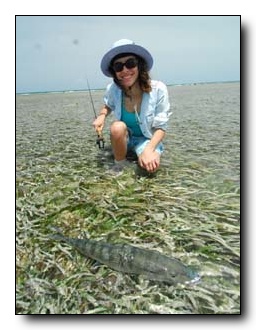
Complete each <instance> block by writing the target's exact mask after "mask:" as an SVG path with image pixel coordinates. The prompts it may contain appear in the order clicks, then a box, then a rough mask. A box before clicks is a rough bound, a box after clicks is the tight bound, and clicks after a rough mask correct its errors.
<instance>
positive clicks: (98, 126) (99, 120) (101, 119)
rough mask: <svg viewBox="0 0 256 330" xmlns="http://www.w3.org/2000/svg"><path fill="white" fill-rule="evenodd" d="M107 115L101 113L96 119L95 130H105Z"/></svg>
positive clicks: (98, 131)
mask: <svg viewBox="0 0 256 330" xmlns="http://www.w3.org/2000/svg"><path fill="white" fill-rule="evenodd" d="M105 117H106V115H105V114H100V115H99V116H98V117H97V118H96V119H95V120H94V122H93V123H92V125H93V127H94V129H95V131H96V132H97V133H99V134H100V133H101V132H102V130H103V127H104V124H105Z"/></svg>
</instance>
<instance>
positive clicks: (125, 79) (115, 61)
mask: <svg viewBox="0 0 256 330" xmlns="http://www.w3.org/2000/svg"><path fill="white" fill-rule="evenodd" d="M152 66H153V58H152V56H151V54H150V53H149V52H148V51H147V50H146V49H145V48H143V47H141V46H139V45H136V44H135V43H134V42H133V41H131V40H128V39H121V40H118V41H117V42H115V43H114V45H113V47H112V48H111V49H110V50H109V51H108V52H107V53H106V54H105V55H104V56H103V58H102V61H101V70H102V72H103V73H104V74H105V75H106V76H108V77H112V78H113V80H114V81H113V83H111V84H110V85H109V86H108V87H107V90H106V94H105V97H104V103H105V105H104V107H103V108H102V110H101V111H100V114H99V115H98V117H97V118H96V119H95V120H94V122H93V126H94V128H95V130H96V131H97V132H101V131H102V129H103V127H104V123H105V119H106V117H107V116H108V115H109V114H110V113H111V112H114V114H115V117H116V119H117V120H116V121H114V122H113V123H112V125H111V127H110V138H111V145H112V149H113V153H114V158H115V166H114V167H113V170H114V171H116V172H119V171H122V169H123V167H124V166H125V165H126V162H127V161H126V155H127V151H129V150H133V151H135V153H136V154H137V156H138V164H139V165H140V166H141V167H142V168H143V169H145V170H146V171H148V172H149V173H153V172H155V171H156V170H157V169H158V168H159V165H160V156H161V154H162V152H163V145H162V140H163V139H164V136H165V131H166V128H167V122H168V119H169V116H170V114H171V113H170V105H169V98H168V92H167V87H166V86H165V85H164V84H163V83H162V82H160V81H154V80H151V79H150V77H149V73H148V72H149V70H150V69H151V68H152Z"/></svg>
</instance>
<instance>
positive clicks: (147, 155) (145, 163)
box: [138, 148, 160, 173]
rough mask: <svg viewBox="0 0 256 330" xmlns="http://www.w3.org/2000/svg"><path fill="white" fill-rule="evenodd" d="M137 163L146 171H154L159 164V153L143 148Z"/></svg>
mask: <svg viewBox="0 0 256 330" xmlns="http://www.w3.org/2000/svg"><path fill="white" fill-rule="evenodd" d="M138 162H139V165H140V166H141V167H142V168H145V169H146V170H147V171H148V172H150V173H153V172H155V171H156V170H157V169H158V167H159V165H160V155H159V153H158V152H157V151H154V150H149V149H147V148H146V149H145V150H144V151H143V152H142V153H141V155H140V156H139V158H138Z"/></svg>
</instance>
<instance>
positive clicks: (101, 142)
mask: <svg viewBox="0 0 256 330" xmlns="http://www.w3.org/2000/svg"><path fill="white" fill-rule="evenodd" d="M87 86H88V91H89V95H90V100H91V104H92V109H93V112H94V116H95V119H96V118H97V114H96V110H95V107H94V103H93V98H92V93H91V89H90V85H89V81H88V79H87ZM97 136H98V137H97V140H96V144H97V145H98V147H99V149H104V145H105V140H104V138H103V135H102V131H97Z"/></svg>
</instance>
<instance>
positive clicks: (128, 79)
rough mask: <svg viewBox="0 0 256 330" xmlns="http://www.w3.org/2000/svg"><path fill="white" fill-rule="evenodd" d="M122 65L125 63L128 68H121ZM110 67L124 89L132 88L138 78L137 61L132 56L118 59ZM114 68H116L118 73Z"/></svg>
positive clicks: (124, 66)
mask: <svg viewBox="0 0 256 330" xmlns="http://www.w3.org/2000/svg"><path fill="white" fill-rule="evenodd" d="M127 61H128V62H127ZM124 63H127V66H128V68H127V66H126V65H123V66H122V64H124ZM112 67H113V69H114V71H115V75H116V78H117V80H118V81H119V83H120V84H121V85H122V86H123V87H124V88H125V89H126V88H129V87H131V86H133V85H134V83H135V82H136V81H137V79H138V77H139V69H138V60H137V58H136V57H135V56H133V55H130V56H124V57H120V58H118V59H117V60H115V61H114V63H113V66H112ZM129 67H130V68H129ZM115 68H118V71H117V70H115ZM120 69H121V71H119V70H120Z"/></svg>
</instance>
